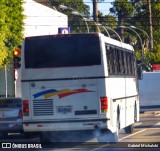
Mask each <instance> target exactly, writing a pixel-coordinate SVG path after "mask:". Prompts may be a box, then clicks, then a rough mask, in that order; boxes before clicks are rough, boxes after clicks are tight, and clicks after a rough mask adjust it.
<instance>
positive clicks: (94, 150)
mask: <svg viewBox="0 0 160 151" xmlns="http://www.w3.org/2000/svg"><path fill="white" fill-rule="evenodd" d="M146 130H147V129H143V130H141V131H138V132H136V133H133V134H131V135H128V136H125V137H123V138H121V139H119V141H121V140H124V139H126V138H128V137H131V136H134V135H136V134H139V133H141V132H144V131H146ZM107 145H109V144H105V145H102V146H100V147H98V148H95V149H93V150H91V151H96V150H98V149H100V148H103V147H105V146H107Z"/></svg>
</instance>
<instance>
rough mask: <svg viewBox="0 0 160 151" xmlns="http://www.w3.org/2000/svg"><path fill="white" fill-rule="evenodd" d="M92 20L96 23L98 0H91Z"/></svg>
mask: <svg viewBox="0 0 160 151" xmlns="http://www.w3.org/2000/svg"><path fill="white" fill-rule="evenodd" d="M93 20H94V22H96V23H98V0H93Z"/></svg>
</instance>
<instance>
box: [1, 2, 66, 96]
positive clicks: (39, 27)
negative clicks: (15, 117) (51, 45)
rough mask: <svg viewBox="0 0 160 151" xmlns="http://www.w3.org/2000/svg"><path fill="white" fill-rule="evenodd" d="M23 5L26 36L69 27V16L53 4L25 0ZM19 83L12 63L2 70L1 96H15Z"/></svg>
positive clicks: (55, 32) (44, 33) (48, 33)
mask: <svg viewBox="0 0 160 151" xmlns="http://www.w3.org/2000/svg"><path fill="white" fill-rule="evenodd" d="M41 1H43V0H41ZM45 4H46V3H45ZM48 5H49V4H48ZM23 7H24V15H25V16H26V17H25V19H24V37H29V36H38V35H50V34H57V33H58V28H59V27H68V17H67V16H66V15H65V14H62V13H60V12H58V11H56V10H54V9H52V8H51V6H50V7H47V6H44V5H42V4H40V3H37V2H35V1H33V0H25V1H24V4H23ZM18 70H19V69H18ZM18 80H20V79H18ZM17 83H18V82H17ZM17 83H16V82H15V81H14V69H13V66H12V65H10V66H6V67H5V68H4V69H2V70H0V97H7V96H8V97H12V96H15V84H17ZM18 88H20V85H19V86H18ZM17 90H18V89H17ZM18 96H20V94H18Z"/></svg>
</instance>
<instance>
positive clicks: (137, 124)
mask: <svg viewBox="0 0 160 151" xmlns="http://www.w3.org/2000/svg"><path fill="white" fill-rule="evenodd" d="M139 125H142V123H135V124H134V126H139Z"/></svg>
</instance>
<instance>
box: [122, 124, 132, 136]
mask: <svg viewBox="0 0 160 151" xmlns="http://www.w3.org/2000/svg"><path fill="white" fill-rule="evenodd" d="M124 131H125V133H127V134H131V133H133V131H134V124H131V125H129V126H127V127H125V128H124Z"/></svg>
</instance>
